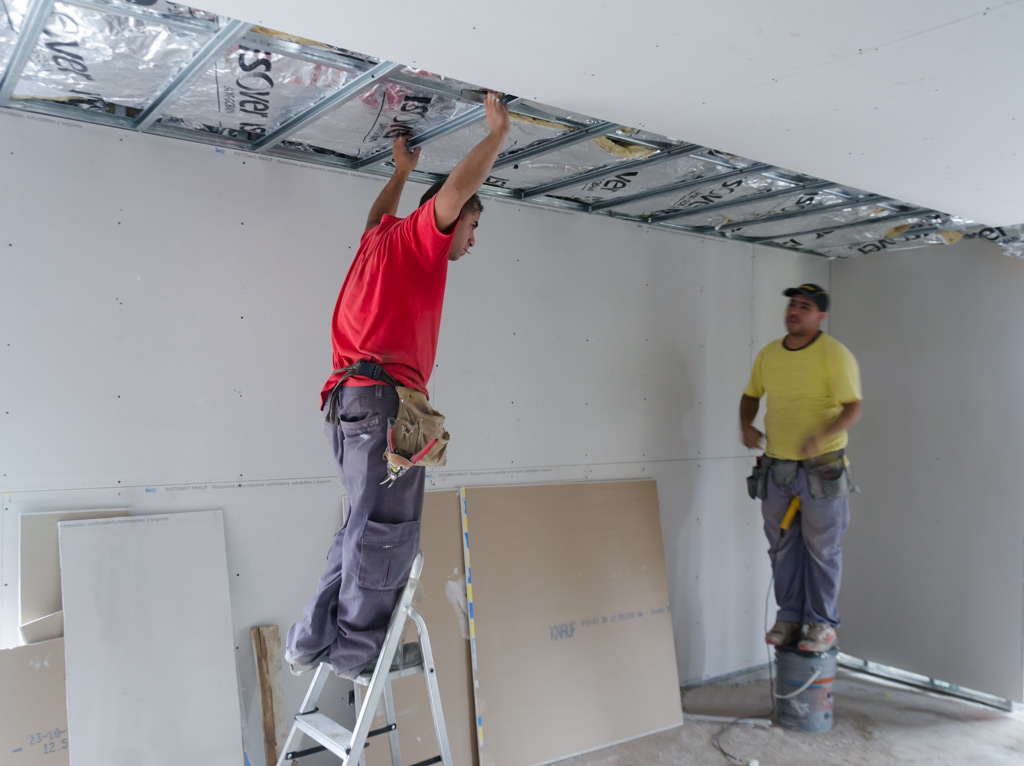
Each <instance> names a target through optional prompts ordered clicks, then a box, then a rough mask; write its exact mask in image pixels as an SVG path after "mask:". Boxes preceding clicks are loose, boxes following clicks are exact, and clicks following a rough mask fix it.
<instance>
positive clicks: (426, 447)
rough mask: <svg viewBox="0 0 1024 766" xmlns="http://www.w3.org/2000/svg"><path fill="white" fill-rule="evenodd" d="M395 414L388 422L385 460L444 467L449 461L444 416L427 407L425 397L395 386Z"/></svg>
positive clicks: (411, 389) (417, 392) (403, 387)
mask: <svg viewBox="0 0 1024 766" xmlns="http://www.w3.org/2000/svg"><path fill="white" fill-rule="evenodd" d="M395 390H396V391H397V392H398V400H399V403H398V414H397V415H396V416H395V417H394V418H393V419H389V421H388V431H389V445H388V453H386V454H385V457H386V458H387V459H388V461H389V462H392V463H394V462H396V461H394V460H393V459H392V458H391V457H389V456H388V455H389V454H390V455H397V456H399V457H401V458H404V459H405V460H407V461H409V464H410V465H434V466H437V465H444V464H445V462H447V460H448V440H449V439H450V437H449V435H448V432H447V431H445V430H444V415H442V414H441V413H440V412H438V411H437V410H435V409H434V408H433V407H431V406H430V401H429V400H428V399H427V397H426V395H425V394H422V393H420V392H419V391H417V390H415V389H413V388H406V387H405V386H398V387H396V388H395Z"/></svg>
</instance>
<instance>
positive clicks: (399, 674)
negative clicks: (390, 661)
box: [354, 662, 423, 686]
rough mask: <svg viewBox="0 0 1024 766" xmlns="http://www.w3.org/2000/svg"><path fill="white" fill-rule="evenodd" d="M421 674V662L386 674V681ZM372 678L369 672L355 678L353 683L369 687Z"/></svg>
mask: <svg viewBox="0 0 1024 766" xmlns="http://www.w3.org/2000/svg"><path fill="white" fill-rule="evenodd" d="M422 672H423V663H422V662H421V663H419V664H418V665H413V666H411V667H408V668H401V669H400V670H392V671H391V672H389V673H388V679H389V680H391V681H394V680H395V679H396V678H404V677H405V676H414V675H416V674H417V673H422ZM372 678H373V671H372V670H371V671H370V672H369V673H362V674H360V675H359V676H357V677H356V679H355V681H354V683H357V684H359V685H360V686H369V685H370V679H372Z"/></svg>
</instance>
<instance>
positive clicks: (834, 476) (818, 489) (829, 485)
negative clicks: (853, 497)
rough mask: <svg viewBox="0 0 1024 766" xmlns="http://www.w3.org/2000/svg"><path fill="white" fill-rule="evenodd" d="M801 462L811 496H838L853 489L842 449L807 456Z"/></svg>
mask: <svg viewBox="0 0 1024 766" xmlns="http://www.w3.org/2000/svg"><path fill="white" fill-rule="evenodd" d="M801 464H802V465H803V467H804V470H806V471H807V486H808V488H809V489H810V491H811V497H813V498H830V497H840V496H841V495H847V494H849V493H850V491H851V490H852V489H853V486H852V484H851V482H850V470H849V468H848V467H847V465H846V453H845V451H844V450H837V451H835V452H826V453H825V454H824V455H817V456H816V457H811V458H807V459H806V460H802V461H801Z"/></svg>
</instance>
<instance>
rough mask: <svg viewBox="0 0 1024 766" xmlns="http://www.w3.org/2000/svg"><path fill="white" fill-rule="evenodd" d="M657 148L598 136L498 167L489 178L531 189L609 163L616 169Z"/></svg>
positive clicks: (506, 186) (607, 165)
mask: <svg viewBox="0 0 1024 766" xmlns="http://www.w3.org/2000/svg"><path fill="white" fill-rule="evenodd" d="M524 148H525V147H524ZM654 152H655V150H654V149H651V148H650V147H646V146H640V145H638V144H633V143H629V142H626V141H623V140H621V139H609V138H607V137H605V136H598V137H595V138H591V139H588V140H586V141H581V142H579V143H577V144H571V145H569V146H566V147H564V148H562V149H559V150H557V151H554V152H549V153H548V154H542V155H539V156H535V157H530V158H529V159H528V160H526V161H524V162H521V163H520V162H516V163H513V164H511V165H506V166H505V167H502V168H498V169H497V170H495V171H494V173H493V175H492V177H491V178H490V179H488V182H489V183H492V184H495V185H497V186H501V187H504V188H508V189H529V188H531V187H534V186H540V185H541V184H546V183H548V182H549V181H555V180H558V179H561V178H565V177H566V176H572V175H577V174H579V173H584V172H586V171H588V170H594V169H596V168H603V167H607V168H609V170H611V172H614V171H613V170H612V168H614V166H615V165H618V164H621V163H623V162H626V161H628V160H630V159H637V158H645V157H649V156H650V155H652V154H654Z"/></svg>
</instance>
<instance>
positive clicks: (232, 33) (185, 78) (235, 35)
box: [132, 20, 249, 130]
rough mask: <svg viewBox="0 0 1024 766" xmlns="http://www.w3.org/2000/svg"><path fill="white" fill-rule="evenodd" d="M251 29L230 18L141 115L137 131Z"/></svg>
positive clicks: (243, 23)
mask: <svg viewBox="0 0 1024 766" xmlns="http://www.w3.org/2000/svg"><path fill="white" fill-rule="evenodd" d="M248 29H249V24H248V23H247V22H245V21H234V20H232V21H229V22H228V23H227V24H225V25H224V27H223V28H222V29H221V30H220V31H219V32H218V33H217V34H216V35H214V36H213V37H212V38H210V39H209V40H208V41H207V42H206V44H205V45H204V46H203V47H202V48H201V49H200V50H199V52H198V53H196V55H195V56H194V57H193V58H192V60H191V61H189V62H188V63H187V64H186V65H185V66H184V67H183V68H182V70H181V71H180V72H178V74H177V76H175V78H174V79H173V80H171V82H170V83H169V84H168V86H167V87H166V88H165V89H164V91H163V93H161V94H160V95H159V96H157V97H156V99H155V100H154V101H153V103H152V104H150V105H149V106H147V107H146V108H145V109H144V110H143V111H142V114H140V115H139V116H138V117H136V118H135V122H134V123H133V126H132V127H134V128H135V129H136V130H145V129H146V128H148V127H149V126H150V125H152V124H153V123H154V122H156V121H157V120H158V119H159V118H160V115H161V114H163V112H164V109H166V108H167V106H169V105H170V104H171V103H172V102H173V101H174V100H175V99H176V98H178V96H180V95H181V94H182V93H184V92H185V91H186V90H187V89H188V87H189V86H190V85H192V83H194V82H195V81H196V80H198V79H199V78H200V77H202V76H203V75H204V74H206V72H207V71H208V70H209V69H210V64H211V63H212V62H213V61H214V59H216V58H217V57H218V56H221V55H222V54H223V53H224V51H226V50H227V49H228V48H230V47H231V46H232V45H234V44H235V43H236V42H238V39H239V38H240V37H241V36H242V35H244V34H245V33H246V32H247V31H248Z"/></svg>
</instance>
